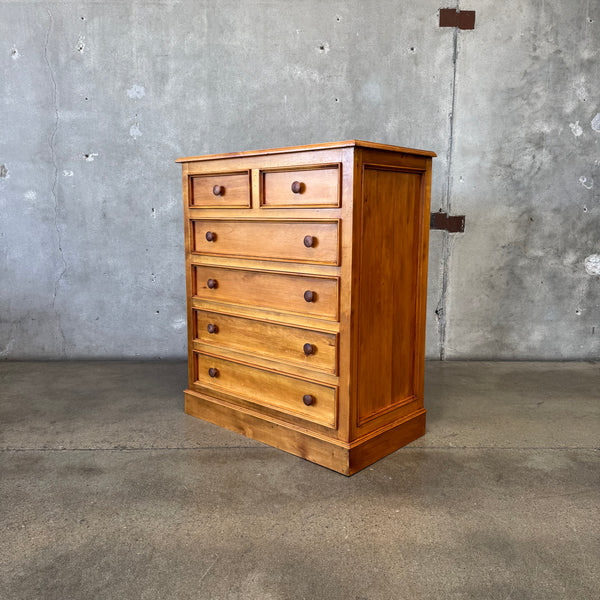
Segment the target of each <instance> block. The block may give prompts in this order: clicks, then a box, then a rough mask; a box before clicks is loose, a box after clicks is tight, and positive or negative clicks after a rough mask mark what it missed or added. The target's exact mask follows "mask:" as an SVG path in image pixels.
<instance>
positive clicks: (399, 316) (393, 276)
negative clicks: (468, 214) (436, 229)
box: [357, 165, 423, 425]
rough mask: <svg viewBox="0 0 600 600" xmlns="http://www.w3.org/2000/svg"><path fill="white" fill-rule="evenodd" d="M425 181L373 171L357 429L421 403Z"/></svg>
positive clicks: (407, 173)
mask: <svg viewBox="0 0 600 600" xmlns="http://www.w3.org/2000/svg"><path fill="white" fill-rule="evenodd" d="M422 186H423V174H422V173H421V172H418V171H411V170H400V169H397V168H385V167H377V166H369V165H365V168H364V171H363V194H362V203H363V204H362V224H361V256H360V284H359V306H360V316H359V323H358V352H359V358H358V373H357V394H358V402H357V410H358V414H357V424H358V425H362V424H364V423H366V422H368V421H370V420H372V419H374V418H376V417H378V416H380V415H382V414H384V413H386V412H388V411H391V410H393V409H394V408H396V407H399V406H401V405H402V404H404V403H407V402H410V401H412V400H414V397H415V393H416V386H415V360H416V357H415V351H416V346H417V343H416V342H417V331H416V323H417V309H418V307H417V301H416V300H417V287H418V283H419V282H418V277H417V276H418V272H419V269H418V265H419V260H420V256H419V254H420V253H419V249H420V229H421V211H422V201H421V200H422V196H423V193H422Z"/></svg>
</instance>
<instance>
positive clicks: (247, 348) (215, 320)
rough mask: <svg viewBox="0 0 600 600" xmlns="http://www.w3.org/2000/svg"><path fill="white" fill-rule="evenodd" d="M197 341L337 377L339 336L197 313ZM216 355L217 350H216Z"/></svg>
mask: <svg viewBox="0 0 600 600" xmlns="http://www.w3.org/2000/svg"><path fill="white" fill-rule="evenodd" d="M194 339H195V340H196V341H198V342H203V343H205V344H210V345H212V346H215V348H218V347H223V348H231V349H233V350H241V351H243V352H248V353H251V354H260V355H262V356H265V357H269V358H275V359H277V360H281V361H285V362H290V363H294V364H298V365H301V366H304V367H307V368H310V369H316V370H318V371H324V372H326V373H332V374H334V375H335V374H336V373H337V334H335V333H327V332H324V331H313V330H311V329H304V328H302V327H291V326H289V325H280V324H278V323H268V322H266V321H259V320H256V319H247V318H243V317H234V316H232V315H224V314H221V313H215V312H209V311H206V310H194ZM215 351H216V350H215Z"/></svg>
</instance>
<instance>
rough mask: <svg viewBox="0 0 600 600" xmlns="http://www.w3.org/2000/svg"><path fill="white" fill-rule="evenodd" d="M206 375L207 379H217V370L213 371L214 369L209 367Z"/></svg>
mask: <svg viewBox="0 0 600 600" xmlns="http://www.w3.org/2000/svg"><path fill="white" fill-rule="evenodd" d="M208 375H209V377H218V376H219V369H215V368H214V367H211V368H210V369H209V370H208Z"/></svg>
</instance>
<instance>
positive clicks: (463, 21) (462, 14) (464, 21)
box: [440, 8, 475, 29]
mask: <svg viewBox="0 0 600 600" xmlns="http://www.w3.org/2000/svg"><path fill="white" fill-rule="evenodd" d="M440 27H458V28H459V29H475V11H474V10H457V9H456V8H440Z"/></svg>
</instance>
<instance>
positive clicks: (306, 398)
mask: <svg viewBox="0 0 600 600" xmlns="http://www.w3.org/2000/svg"><path fill="white" fill-rule="evenodd" d="M314 401H315V399H314V397H313V396H311V395H310V394H305V395H304V396H302V402H304V404H306V406H310V405H311V404H312V403H313V402H314Z"/></svg>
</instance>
